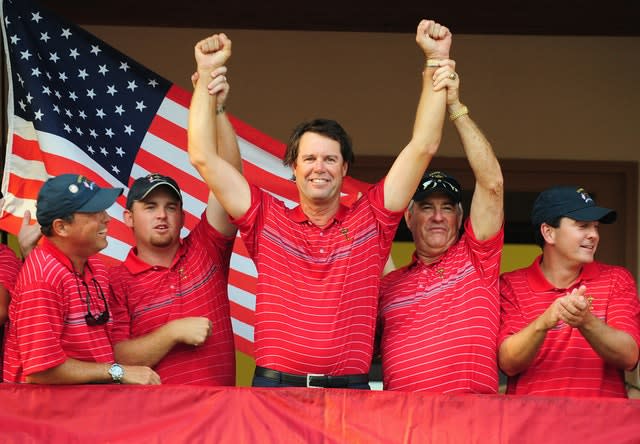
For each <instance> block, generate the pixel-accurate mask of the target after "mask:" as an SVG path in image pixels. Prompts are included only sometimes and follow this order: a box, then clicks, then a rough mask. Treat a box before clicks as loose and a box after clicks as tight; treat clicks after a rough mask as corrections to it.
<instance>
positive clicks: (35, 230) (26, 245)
mask: <svg viewBox="0 0 640 444" xmlns="http://www.w3.org/2000/svg"><path fill="white" fill-rule="evenodd" d="M41 237H42V232H41V231H40V224H39V223H38V222H36V223H34V224H31V211H29V210H26V211H25V212H24V216H23V217H22V225H21V226H20V231H18V245H19V246H20V252H21V253H22V257H27V256H28V255H29V253H31V250H33V249H34V248H35V247H36V245H38V241H39V240H40V238H41Z"/></svg>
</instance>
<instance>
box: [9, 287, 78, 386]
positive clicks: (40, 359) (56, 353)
mask: <svg viewBox="0 0 640 444" xmlns="http://www.w3.org/2000/svg"><path fill="white" fill-rule="evenodd" d="M12 303H14V301H12ZM15 303H16V304H17V305H16V312H17V313H20V316H19V317H17V319H15V320H12V322H14V323H15V326H16V336H17V343H18V350H19V352H20V357H21V360H22V363H23V364H22V365H23V369H24V372H23V373H24V375H30V374H33V373H38V372H41V371H44V370H47V369H49V368H53V367H56V366H58V365H60V364H62V363H64V362H65V361H66V359H67V355H66V354H65V352H64V350H63V349H62V344H61V337H62V330H63V328H64V307H63V302H61V300H60V297H58V292H57V291H56V289H55V288H52V287H51V286H50V285H48V284H47V283H44V282H39V283H33V284H32V285H29V286H25V288H24V289H23V290H22V291H21V294H20V297H19V298H16V300H15Z"/></svg>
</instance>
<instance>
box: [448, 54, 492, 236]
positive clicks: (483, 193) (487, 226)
mask: <svg viewBox="0 0 640 444" xmlns="http://www.w3.org/2000/svg"><path fill="white" fill-rule="evenodd" d="M441 65H442V66H441V67H440V68H439V69H438V70H437V71H436V73H435V76H436V84H435V88H436V90H438V91H439V90H440V88H443V87H446V88H447V109H448V110H449V116H450V117H451V119H452V120H453V124H454V125H455V127H456V130H457V131H458V136H460V141H461V142H462V146H463V148H464V152H465V154H466V156H467V159H468V160H469V165H470V166H471V169H472V170H473V175H474V177H475V179H476V183H475V188H474V192H473V199H472V200H471V212H470V216H469V217H471V225H472V226H473V232H474V234H475V236H476V238H477V239H479V240H484V239H489V238H491V237H493V236H494V235H495V234H496V233H497V232H498V230H500V227H501V226H502V223H503V220H504V203H503V202H504V184H503V179H502V170H501V169H500V164H499V163H498V159H497V158H496V155H495V154H494V152H493V149H492V148H491V144H490V143H489V141H488V140H487V138H486V137H485V136H484V134H482V131H481V130H480V128H478V126H477V125H476V123H475V122H474V121H473V119H471V117H470V116H469V110H468V108H467V107H466V106H464V105H463V104H462V103H461V102H460V96H459V88H460V76H459V75H458V74H457V73H456V71H455V68H456V64H455V62H454V61H453V60H446V61H443V62H442V63H441Z"/></svg>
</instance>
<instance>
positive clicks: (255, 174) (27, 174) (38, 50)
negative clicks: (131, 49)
mask: <svg viewBox="0 0 640 444" xmlns="http://www.w3.org/2000/svg"><path fill="white" fill-rule="evenodd" d="M0 8H1V14H0V15H1V17H2V34H3V42H4V51H5V56H6V60H7V74H8V80H9V88H8V90H9V96H8V103H7V121H8V122H7V123H8V136H7V147H6V148H7V149H6V157H5V165H4V171H3V178H2V192H3V193H4V196H5V206H4V208H3V209H2V216H1V217H0V229H3V230H5V231H8V232H11V233H14V234H15V233H17V231H18V229H19V227H20V223H21V218H22V215H23V214H24V211H25V210H27V209H29V210H31V212H32V214H35V201H36V197H37V194H38V190H39V189H40V186H41V185H42V184H43V182H44V181H45V180H46V179H47V178H48V177H50V176H56V175H58V174H62V173H69V172H71V173H77V174H83V175H85V176H87V177H88V178H90V179H92V180H94V181H95V182H96V183H98V184H99V185H100V186H114V187H124V188H125V195H126V192H127V188H128V186H129V185H130V184H131V183H132V182H133V180H135V179H136V178H138V177H140V176H143V175H146V174H148V173H150V172H160V173H162V174H166V175H170V176H172V177H173V178H175V179H176V180H177V181H178V183H179V184H180V186H181V188H182V191H183V195H184V207H185V212H186V214H187V217H186V222H185V225H186V226H185V228H184V230H183V233H182V235H183V236H185V235H186V234H188V232H189V229H190V228H192V227H193V226H194V225H195V223H196V222H197V220H198V219H199V217H200V214H201V213H202V211H203V210H204V208H205V205H206V200H207V195H208V189H207V187H206V185H205V184H204V183H203V182H202V180H201V179H200V176H199V175H198V173H197V172H196V170H195V169H194V168H193V167H192V166H191V164H190V163H189V159H188V156H187V151H186V150H187V133H186V129H187V116H188V107H189V102H190V98H191V93H190V92H187V91H185V90H183V89H181V88H180V87H177V86H176V85H173V84H172V83H171V82H170V81H168V80H166V79H164V78H162V77H160V76H159V75H157V74H156V73H154V72H153V71H151V70H149V69H147V68H145V67H144V66H142V65H140V64H139V63H137V62H136V61H134V60H132V59H131V58H129V57H127V56H126V55H124V54H122V53H121V52H119V51H118V50H116V49H114V48H112V47H110V46H109V45H108V44H106V43H105V42H103V41H101V40H99V39H98V38H96V37H95V36H93V35H91V34H90V33H88V32H87V31H85V30H83V29H82V28H80V27H78V26H75V25H73V24H71V23H68V22H66V21H65V20H64V19H62V18H60V17H57V16H55V15H54V14H52V13H51V12H49V11H47V10H46V9H45V8H43V7H41V6H40V5H38V4H37V3H36V2H35V1H32V0H2V4H1V6H0ZM188 74H189V73H188V72H185V75H188ZM230 119H231V122H232V124H233V126H234V128H235V130H236V132H237V134H238V141H239V145H240V151H241V154H242V158H243V167H244V174H245V176H246V177H247V179H248V180H249V181H250V182H252V183H255V184H256V185H258V186H260V187H262V188H264V189H265V190H267V191H268V192H270V193H272V194H274V195H276V196H278V197H280V198H281V199H282V200H284V201H285V202H286V203H287V204H288V205H290V206H293V205H295V204H296V200H297V196H298V194H297V191H296V188H295V185H294V184H293V183H292V182H291V181H290V180H289V178H290V177H291V171H290V170H289V169H288V168H286V167H284V166H283V165H282V162H281V160H280V159H281V157H282V154H283V153H284V145H283V144H282V143H280V142H278V141H276V140H274V139H272V138H270V137H268V136H266V135H265V134H262V133H260V132H259V131H257V130H255V129H254V128H251V127H250V126H248V125H246V124H244V123H243V122H241V121H240V120H238V119H236V118H234V117H233V116H230ZM363 186H364V184H362V183H360V182H358V181H356V180H353V179H350V178H347V180H346V181H345V185H344V187H343V192H344V193H345V194H346V195H347V196H349V195H350V196H355V195H356V194H357V192H358V191H359V190H361V189H362V187H363ZM347 200H349V198H348V197H347ZM124 207H125V199H124V197H121V198H120V199H119V200H118V201H117V202H116V204H115V205H114V206H113V207H111V208H110V210H109V214H110V216H111V217H112V221H111V223H110V225H109V235H110V238H109V246H108V247H107V248H106V249H105V250H103V251H102V255H103V258H104V259H105V261H106V262H108V263H116V262H118V261H121V260H123V259H124V258H125V257H126V255H127V253H128V251H129V248H130V246H131V245H132V243H133V236H132V234H131V232H130V230H129V228H127V227H126V225H124V223H123V222H122V212H123V210H124ZM255 286H256V269H255V267H254V264H253V262H252V260H251V259H250V258H249V256H248V253H247V251H246V249H245V248H244V245H243V244H242V242H241V241H240V240H239V238H238V239H237V241H236V243H235V246H234V253H233V255H232V258H231V271H230V275H229V298H230V300H231V315H232V324H233V329H234V333H235V338H236V348H237V349H238V350H239V351H241V352H243V353H246V354H249V355H253V311H254V308H255Z"/></svg>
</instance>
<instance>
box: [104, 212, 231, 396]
mask: <svg viewBox="0 0 640 444" xmlns="http://www.w3.org/2000/svg"><path fill="white" fill-rule="evenodd" d="M234 238H235V237H230V238H227V237H224V236H222V235H221V234H220V233H219V232H218V231H216V230H215V229H214V228H213V227H212V226H211V225H210V224H209V222H208V221H207V219H206V213H203V215H202V219H201V221H200V222H199V223H198V224H197V225H196V226H195V227H194V229H193V230H192V231H191V233H189V235H188V236H187V237H186V238H185V239H184V240H183V241H181V244H180V248H179V249H178V252H177V253H176V256H175V257H174V259H173V263H172V264H171V266H170V267H169V268H165V267H160V266H151V265H149V264H147V263H145V262H143V261H142V260H140V259H139V258H138V256H136V250H135V249H131V251H130V252H129V255H128V256H127V258H126V260H125V261H124V263H123V264H121V265H118V266H116V267H114V268H112V269H111V270H110V271H109V273H110V275H109V277H110V282H111V287H112V291H113V297H114V299H113V301H112V303H111V309H112V311H113V318H114V325H113V341H114V344H115V343H118V342H120V341H123V340H126V339H131V338H137V337H139V336H144V335H146V334H148V333H151V332H152V331H154V330H156V329H157V328H159V327H161V326H163V325H165V324H166V323H168V322H169V321H172V320H174V319H180V318H185V317H192V316H204V317H207V318H209V319H210V320H211V322H212V323H213V334H212V335H211V337H210V338H209V339H207V341H206V342H205V343H204V344H202V345H201V346H199V347H195V346H192V345H187V344H177V345H175V346H174V347H173V348H172V349H171V351H169V353H167V354H166V355H165V357H164V358H163V359H162V360H160V362H158V363H157V364H156V366H155V367H154V370H155V371H156V372H157V373H158V374H159V375H160V378H161V379H162V383H163V384H198V385H234V384H235V377H236V372H235V352H234V346H233V332H232V330H231V317H230V314H229V299H228V297H227V277H228V275H229V260H230V258H231V251H232V247H233V241H234Z"/></svg>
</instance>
